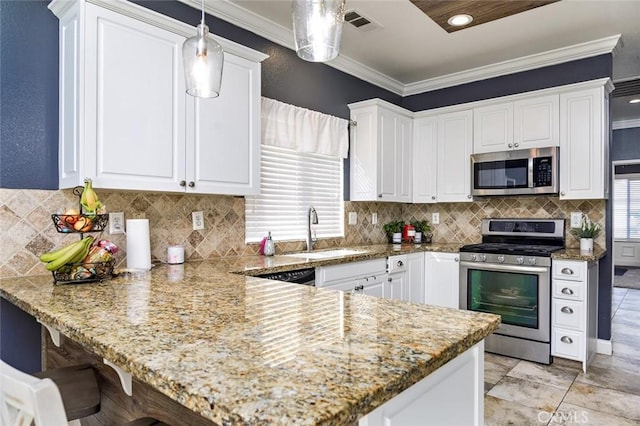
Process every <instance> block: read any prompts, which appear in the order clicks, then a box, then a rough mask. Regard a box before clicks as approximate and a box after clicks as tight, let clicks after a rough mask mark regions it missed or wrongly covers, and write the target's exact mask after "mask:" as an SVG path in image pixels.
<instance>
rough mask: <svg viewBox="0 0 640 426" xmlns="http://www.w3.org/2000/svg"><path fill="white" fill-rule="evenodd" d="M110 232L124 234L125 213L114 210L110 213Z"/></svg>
mask: <svg viewBox="0 0 640 426" xmlns="http://www.w3.org/2000/svg"><path fill="white" fill-rule="evenodd" d="M109 233H110V234H111V235H114V234H124V213H123V212H114V213H109Z"/></svg>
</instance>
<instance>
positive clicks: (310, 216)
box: [307, 206, 318, 251]
mask: <svg viewBox="0 0 640 426" xmlns="http://www.w3.org/2000/svg"><path fill="white" fill-rule="evenodd" d="M312 224H313V225H317V224H318V213H316V209H315V207H313V206H311V207H309V212H308V213H307V251H311V250H313V241H314V239H313V237H311V225H312Z"/></svg>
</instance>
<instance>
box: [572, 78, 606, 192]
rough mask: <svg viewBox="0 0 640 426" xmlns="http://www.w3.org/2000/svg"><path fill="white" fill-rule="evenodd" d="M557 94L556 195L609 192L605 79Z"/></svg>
mask: <svg viewBox="0 0 640 426" xmlns="http://www.w3.org/2000/svg"><path fill="white" fill-rule="evenodd" d="M597 85H598V87H594V88H588V89H584V90H579V91H573V92H567V93H562V94H561V95H560V199H561V200H579V199H603V198H607V197H608V195H609V185H608V182H609V150H608V147H609V93H610V92H611V90H612V85H611V82H610V81H609V80H606V81H600V82H597Z"/></svg>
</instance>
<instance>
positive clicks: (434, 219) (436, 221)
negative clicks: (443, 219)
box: [431, 213, 440, 225]
mask: <svg viewBox="0 0 640 426" xmlns="http://www.w3.org/2000/svg"><path fill="white" fill-rule="evenodd" d="M431 223H432V224H434V225H437V224H439V223H440V213H431Z"/></svg>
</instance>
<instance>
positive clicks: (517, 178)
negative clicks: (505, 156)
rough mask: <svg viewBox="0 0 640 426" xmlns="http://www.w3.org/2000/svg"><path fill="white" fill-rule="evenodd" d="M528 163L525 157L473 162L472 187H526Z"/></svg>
mask: <svg viewBox="0 0 640 426" xmlns="http://www.w3.org/2000/svg"><path fill="white" fill-rule="evenodd" d="M528 164H529V160H528V159H526V158H522V159H518V160H506V161H487V162H482V163H475V164H474V167H473V173H474V178H473V182H474V189H501V188H528V187H529V182H528V180H527V178H528V171H529V167H528Z"/></svg>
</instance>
